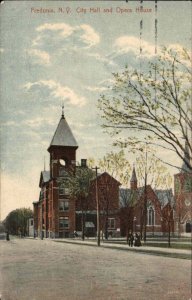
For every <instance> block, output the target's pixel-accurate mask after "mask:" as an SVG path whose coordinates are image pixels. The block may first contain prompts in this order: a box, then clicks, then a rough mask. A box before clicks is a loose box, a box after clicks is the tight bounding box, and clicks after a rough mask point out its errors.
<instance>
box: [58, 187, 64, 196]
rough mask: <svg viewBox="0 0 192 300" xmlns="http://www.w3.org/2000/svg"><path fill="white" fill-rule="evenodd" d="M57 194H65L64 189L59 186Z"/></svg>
mask: <svg viewBox="0 0 192 300" xmlns="http://www.w3.org/2000/svg"><path fill="white" fill-rule="evenodd" d="M59 195H65V189H64V188H62V187H60V188H59Z"/></svg>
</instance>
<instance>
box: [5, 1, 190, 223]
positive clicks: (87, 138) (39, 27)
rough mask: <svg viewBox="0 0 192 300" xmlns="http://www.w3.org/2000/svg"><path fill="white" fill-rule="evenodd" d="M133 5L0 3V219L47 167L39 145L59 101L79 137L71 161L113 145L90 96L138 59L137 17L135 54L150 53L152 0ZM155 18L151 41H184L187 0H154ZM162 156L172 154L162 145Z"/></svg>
mask: <svg viewBox="0 0 192 300" xmlns="http://www.w3.org/2000/svg"><path fill="white" fill-rule="evenodd" d="M137 7H139V1H135V2H133V1H129V2H128V3H126V2H125V1H61V2H59V1H46V2H44V1H5V2H4V3H3V4H1V6H0V19H1V20H0V23H1V24H0V25H1V26H0V27H1V46H0V57H1V58H0V70H1V71H0V72H1V73H0V74H1V86H0V91H1V113H0V117H1V211H0V219H1V220H3V219H4V218H5V217H6V215H7V214H8V213H9V212H10V211H11V210H13V209H16V208H19V207H31V208H32V202H33V201H37V200H38V197H39V187H38V184H39V178H40V172H41V170H43V168H44V157H45V162H46V169H48V168H49V155H48V152H47V148H48V147H49V144H50V142H51V139H52V136H53V134H54V132H55V129H56V127H57V124H58V122H59V120H60V117H61V106H62V104H63V103H64V107H65V108H64V110H65V117H66V120H67V122H68V124H69V125H70V127H71V129H72V131H73V134H74V136H75V138H76V140H77V142H78V145H79V149H78V151H77V161H80V159H81V158H89V157H94V158H96V159H98V158H102V157H103V156H104V155H105V154H106V153H108V152H110V151H117V150H118V149H114V147H113V146H112V144H113V140H112V138H111V137H110V136H109V135H107V134H106V133H104V132H103V129H102V127H101V124H102V120H101V118H100V114H99V110H98V108H97V102H98V98H99V97H100V95H101V94H102V93H105V92H107V90H108V87H109V86H110V85H111V84H112V82H113V81H112V80H113V76H112V73H113V72H121V71H122V70H123V69H124V67H125V65H128V66H129V67H133V68H137V67H138V66H139V45H140V41H139V34H140V20H141V18H142V19H143V30H142V43H143V47H144V50H143V53H144V54H143V55H144V56H145V59H146V60H149V61H150V59H152V58H153V56H154V51H155V50H154V49H155V33H154V32H155V30H154V27H155V25H154V23H155V10H154V3H153V2H152V1H144V8H148V9H151V10H152V11H151V12H148V13H142V14H141V13H137V12H136V11H135V10H136V8H137ZM105 9H108V12H107V11H105ZM128 10H129V11H130V10H132V12H128ZM45 11H47V12H45ZM157 18H158V38H157V46H158V49H159V48H160V47H161V46H163V45H164V46H171V45H179V46H182V47H183V46H184V47H186V48H189V49H190V43H191V3H190V1H177V2H173V1H164V2H163V1H158V11H157ZM125 152H126V150H125ZM159 155H160V156H162V157H163V155H165V151H162V152H161V153H159ZM126 156H127V158H128V159H129V160H130V162H134V157H133V156H130V154H128V152H126ZM166 157H167V158H168V160H169V162H174V163H175V162H176V161H177V158H176V157H174V156H173V155H172V154H170V153H166ZM177 163H178V165H179V164H180V162H179V161H177ZM170 172H171V174H174V173H175V169H170Z"/></svg>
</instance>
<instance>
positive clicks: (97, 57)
mask: <svg viewBox="0 0 192 300" xmlns="http://www.w3.org/2000/svg"><path fill="white" fill-rule="evenodd" d="M87 55H88V56H90V57H94V58H95V59H96V60H98V61H101V62H103V63H106V64H109V65H113V66H114V65H116V64H115V63H114V61H112V60H110V59H108V58H107V57H104V56H102V55H100V54H99V53H87Z"/></svg>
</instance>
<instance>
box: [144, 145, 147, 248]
mask: <svg viewBox="0 0 192 300" xmlns="http://www.w3.org/2000/svg"><path fill="white" fill-rule="evenodd" d="M147 173H148V171H147V143H146V148H145V186H144V238H143V239H144V242H146V239H147V232H146V231H147Z"/></svg>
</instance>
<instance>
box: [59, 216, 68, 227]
mask: <svg viewBox="0 0 192 300" xmlns="http://www.w3.org/2000/svg"><path fill="white" fill-rule="evenodd" d="M59 228H60V229H62V228H63V229H65V228H66V229H67V228H69V217H60V218H59Z"/></svg>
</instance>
